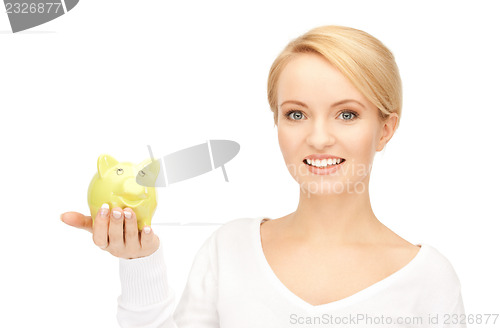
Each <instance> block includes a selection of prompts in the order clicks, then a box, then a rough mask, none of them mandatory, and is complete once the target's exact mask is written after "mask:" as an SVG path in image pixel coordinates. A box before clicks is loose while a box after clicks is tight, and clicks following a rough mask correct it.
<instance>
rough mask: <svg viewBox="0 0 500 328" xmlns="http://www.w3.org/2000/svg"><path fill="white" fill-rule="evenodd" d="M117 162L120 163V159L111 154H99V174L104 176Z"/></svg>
mask: <svg viewBox="0 0 500 328" xmlns="http://www.w3.org/2000/svg"><path fill="white" fill-rule="evenodd" d="M116 164H118V161H117V160H116V159H114V158H113V156H111V155H107V154H102V155H101V156H99V158H98V159H97V172H98V173H99V176H100V177H101V178H102V176H103V175H104V174H105V173H106V172H107V171H108V170H109V169H110V168H111V167H113V166H115V165H116Z"/></svg>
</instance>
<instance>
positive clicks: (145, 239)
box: [141, 226, 154, 250]
mask: <svg viewBox="0 0 500 328" xmlns="http://www.w3.org/2000/svg"><path fill="white" fill-rule="evenodd" d="M153 236H154V233H153V229H151V227H150V226H144V227H143V228H142V231H141V247H142V249H143V250H149V249H151V248H152V247H153V241H154V238H153Z"/></svg>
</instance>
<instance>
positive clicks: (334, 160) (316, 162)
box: [306, 158, 341, 167]
mask: <svg viewBox="0 0 500 328" xmlns="http://www.w3.org/2000/svg"><path fill="white" fill-rule="evenodd" d="M306 161H307V164H309V165H312V166H316V167H326V166H328V165H337V164H339V163H340V161H341V159H340V158H328V159H315V160H310V159H309V158H308V159H306Z"/></svg>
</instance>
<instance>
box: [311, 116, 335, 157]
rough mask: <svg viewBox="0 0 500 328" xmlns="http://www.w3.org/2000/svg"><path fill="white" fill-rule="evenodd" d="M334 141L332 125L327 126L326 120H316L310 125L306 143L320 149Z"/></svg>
mask: <svg viewBox="0 0 500 328" xmlns="http://www.w3.org/2000/svg"><path fill="white" fill-rule="evenodd" d="M334 142H335V137H334V135H333V131H332V127H331V126H328V122H324V121H321V120H318V121H316V122H315V123H314V124H312V125H311V130H310V131H309V132H308V135H307V144H308V145H309V146H311V147H312V148H316V149H319V150H321V149H324V148H327V147H329V146H331V145H332V144H333V143H334Z"/></svg>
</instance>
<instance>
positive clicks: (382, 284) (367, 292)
mask: <svg viewBox="0 0 500 328" xmlns="http://www.w3.org/2000/svg"><path fill="white" fill-rule="evenodd" d="M267 220H271V219H269V218H266V217H258V218H257V220H256V221H255V225H254V228H255V229H256V231H255V230H254V231H253V233H254V236H255V239H254V241H255V243H254V245H255V246H256V248H257V258H258V262H259V264H260V266H261V268H262V271H263V272H264V274H265V275H266V276H267V277H268V278H269V280H270V281H271V283H272V284H273V285H274V286H276V288H277V289H278V290H280V292H281V293H282V295H283V296H284V297H286V298H287V299H289V300H290V301H291V302H293V303H294V304H296V305H297V306H299V307H301V308H304V309H306V310H309V311H324V310H325V309H328V310H333V309H339V308H342V307H346V306H349V305H352V304H355V303H357V302H359V301H361V300H363V299H366V298H368V297H369V296H371V295H374V294H375V293H377V292H379V291H381V290H382V289H384V288H386V287H387V286H389V285H390V284H391V283H393V282H394V281H395V280H396V279H398V278H400V277H402V276H404V275H405V274H407V273H408V272H410V271H411V270H413V268H415V267H416V266H417V265H418V264H419V263H420V262H421V261H422V259H423V258H424V256H425V253H426V252H427V249H428V247H427V245H426V244H417V246H420V250H419V251H418V253H417V254H416V255H415V256H414V257H413V259H412V260H411V261H410V262H408V263H407V264H406V265H405V266H403V267H402V268H401V269H399V270H398V271H396V272H394V273H392V274H391V275H389V276H387V277H385V278H384V279H382V280H379V281H378V282H376V283H374V284H372V285H370V286H368V287H366V288H364V289H362V290H360V291H358V292H356V293H354V294H352V295H350V296H347V297H345V298H342V299H340V300H336V301H333V302H330V303H325V304H319V305H312V304H311V303H308V302H306V301H305V300H303V299H302V298H300V297H299V296H297V295H296V294H294V293H293V292H292V291H291V290H290V289H288V287H286V286H285V284H283V282H282V281H281V280H280V279H279V278H278V277H277V276H276V274H275V273H274V271H273V269H272V268H271V266H270V265H269V263H268V262H267V259H266V256H265V254H264V249H263V247H262V235H261V228H260V226H261V224H262V223H263V222H265V221H267Z"/></svg>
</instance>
